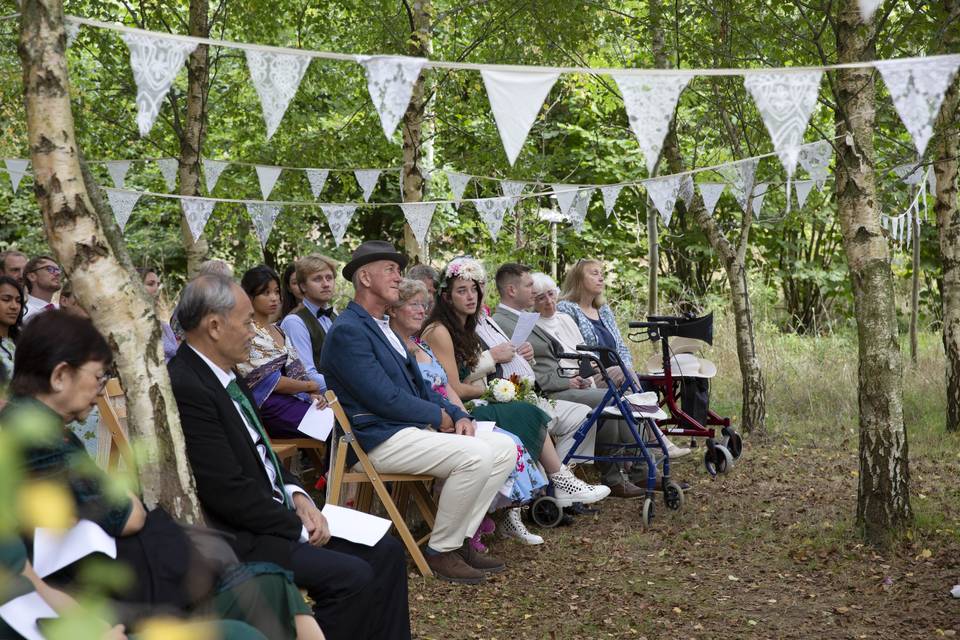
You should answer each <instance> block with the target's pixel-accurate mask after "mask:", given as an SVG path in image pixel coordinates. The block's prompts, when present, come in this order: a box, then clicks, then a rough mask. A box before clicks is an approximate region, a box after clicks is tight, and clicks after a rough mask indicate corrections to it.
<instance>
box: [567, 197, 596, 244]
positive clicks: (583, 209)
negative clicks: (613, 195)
mask: <svg viewBox="0 0 960 640" xmlns="http://www.w3.org/2000/svg"><path fill="white" fill-rule="evenodd" d="M592 197H593V189H581V190H580V191H577V192H576V197H575V198H574V199H573V206H572V207H570V223H571V224H573V228H574V229H576V230H577V233H580V232H581V231H583V223H584V222H586V220H587V208H588V207H589V206H590V198H592Z"/></svg>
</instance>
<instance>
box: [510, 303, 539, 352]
mask: <svg viewBox="0 0 960 640" xmlns="http://www.w3.org/2000/svg"><path fill="white" fill-rule="evenodd" d="M539 319H540V314H539V313H530V312H527V311H521V312H520V313H519V315H518V317H517V326H516V327H515V328H514V330H513V337H511V338H510V342H512V343H513V346H515V347H519V346H520V345H521V344H523V343H524V342H526V341H527V338H529V337H530V332H531V331H533V327H534V325H536V324H537V320H539Z"/></svg>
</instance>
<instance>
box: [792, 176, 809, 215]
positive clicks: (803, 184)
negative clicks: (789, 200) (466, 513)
mask: <svg viewBox="0 0 960 640" xmlns="http://www.w3.org/2000/svg"><path fill="white" fill-rule="evenodd" d="M793 186H795V187H796V188H797V207H798V208H800V209H803V205H804V204H806V202H807V196H809V195H810V190H811V189H813V180H797V181H796V182H794V183H793Z"/></svg>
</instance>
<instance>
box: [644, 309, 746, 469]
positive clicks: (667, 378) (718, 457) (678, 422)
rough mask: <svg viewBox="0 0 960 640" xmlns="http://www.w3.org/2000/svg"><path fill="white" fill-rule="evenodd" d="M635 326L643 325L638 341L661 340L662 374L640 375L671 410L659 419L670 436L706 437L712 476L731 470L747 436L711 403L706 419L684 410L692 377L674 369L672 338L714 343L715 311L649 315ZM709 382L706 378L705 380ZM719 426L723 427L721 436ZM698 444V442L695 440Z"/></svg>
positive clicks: (706, 455)
mask: <svg viewBox="0 0 960 640" xmlns="http://www.w3.org/2000/svg"><path fill="white" fill-rule="evenodd" d="M629 327H630V328H631V329H642V331H637V332H634V333H631V334H629V337H630V339H631V340H633V341H635V342H642V341H647V340H649V341H651V342H657V341H659V342H660V346H661V354H662V361H663V374H662V375H640V374H638V376H639V378H640V381H641V383H642V384H643V386H644V387H645V388H646V389H648V390H651V391H656V392H657V395H659V396H660V406H661V407H663V408H664V410H666V412H667V413H668V414H669V417H667V418H666V419H664V420H657V426H659V427H660V429H661V430H662V431H663V433H664V434H665V435H668V436H690V437H691V438H705V439H706V445H707V450H706V452H705V453H704V456H703V466H704V467H705V468H706V470H707V472H708V473H709V474H710V475H711V476H716V475H717V474H718V473H727V472H729V471H730V470H731V469H732V468H733V464H734V461H735V460H738V459H739V458H740V456H741V455H742V454H743V439H742V438H741V437H740V434H739V433H737V431H736V429H734V428H733V426H732V424H731V421H730V418H725V417H722V416H720V415H718V414H717V413H715V412H714V411H713V410H711V409H710V408H709V406H707V408H706V419H705V420H703V421H702V422H700V421H698V420H697V419H696V418H694V417H693V416H691V415H690V414H689V413H688V412H686V411H684V410H683V408H682V407H681V405H680V402H679V401H678V399H677V393H678V392H679V390H680V388H681V385H683V384H692V383H691V382H689V381H690V380H692V378H683V377H682V376H674V375H673V372H672V371H671V359H672V356H673V354H672V353H671V349H670V338H671V337H674V336H676V337H679V338H692V339H695V340H702V341H703V342H706V343H707V344H711V345H712V344H713V313H710V314H708V315H705V316H703V317H700V318H697V317H695V316H693V315H690V316H647V321H646V322H631V323H629ZM702 382H703V383H704V385H705V386H706V385H707V384H708V383H707V382H706V380H703V381H702ZM715 427H719V429H720V434H721V437H720V438H719V439H718V438H717V435H716V431H715V429H714V428H715ZM692 444H693V445H694V446H696V443H695V442H693V443H692Z"/></svg>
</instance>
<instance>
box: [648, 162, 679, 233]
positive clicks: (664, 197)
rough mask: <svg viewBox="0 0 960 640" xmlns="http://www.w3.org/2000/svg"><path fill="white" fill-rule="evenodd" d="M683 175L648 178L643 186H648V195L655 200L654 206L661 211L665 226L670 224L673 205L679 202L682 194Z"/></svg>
mask: <svg viewBox="0 0 960 640" xmlns="http://www.w3.org/2000/svg"><path fill="white" fill-rule="evenodd" d="M682 177H683V176H676V175H674V176H664V177H662V178H656V179H654V180H647V181H646V182H644V183H643V186H644V187H646V188H647V195H649V196H650V199H651V200H653V206H655V207H656V208H657V211H659V212H660V217H661V218H662V219H663V226H665V227H669V226H670V219H671V218H673V207H674V206H675V205H676V204H677V197H678V196H679V195H680V181H681V178H682Z"/></svg>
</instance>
